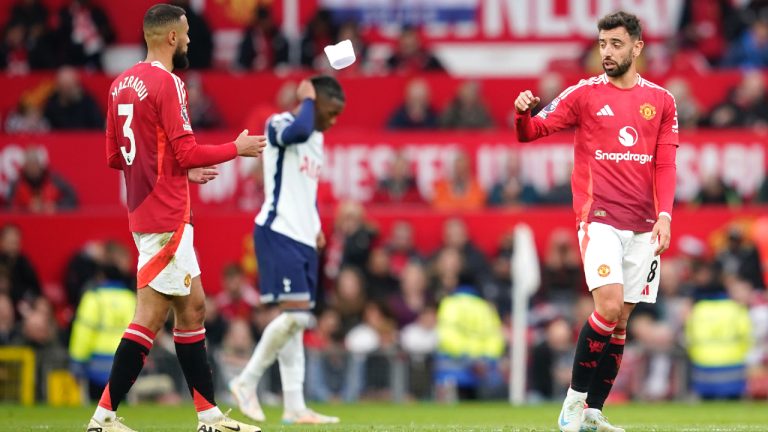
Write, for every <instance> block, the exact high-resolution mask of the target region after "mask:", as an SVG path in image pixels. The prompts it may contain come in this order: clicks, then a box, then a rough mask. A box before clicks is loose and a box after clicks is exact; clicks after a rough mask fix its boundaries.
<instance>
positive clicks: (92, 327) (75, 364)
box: [69, 271, 136, 400]
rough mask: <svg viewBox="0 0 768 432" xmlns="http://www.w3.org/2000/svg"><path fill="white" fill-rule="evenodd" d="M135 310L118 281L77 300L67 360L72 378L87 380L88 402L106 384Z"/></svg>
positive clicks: (133, 299) (130, 292)
mask: <svg viewBox="0 0 768 432" xmlns="http://www.w3.org/2000/svg"><path fill="white" fill-rule="evenodd" d="M106 273H107V274H109V273H112V272H109V271H107V272H106ZM135 309H136V293H135V292H134V291H133V290H131V289H129V288H128V287H127V286H126V284H125V282H123V281H122V280H119V279H118V278H109V279H106V280H104V281H102V282H100V283H98V284H97V285H96V286H94V287H93V288H91V289H89V290H88V291H86V292H85V294H83V298H82V299H81V300H80V305H78V307H77V313H76V315H75V320H74V321H73V322H72V335H71V337H70V340H69V356H70V357H71V359H72V368H71V369H72V371H73V373H74V374H75V376H76V377H77V378H85V379H87V380H88V392H89V395H90V398H91V400H94V399H96V400H98V399H99V397H100V396H101V393H102V391H103V390H104V386H105V385H106V384H107V381H108V379H109V372H110V370H111V369H112V359H113V358H114V355H115V350H116V349H117V346H118V345H119V344H120V339H121V338H122V337H123V332H124V331H125V328H126V327H128V324H130V323H131V319H132V318H133V313H134V311H135Z"/></svg>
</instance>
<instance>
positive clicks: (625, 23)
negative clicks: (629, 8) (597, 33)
mask: <svg viewBox="0 0 768 432" xmlns="http://www.w3.org/2000/svg"><path fill="white" fill-rule="evenodd" d="M617 27H624V28H625V29H627V33H629V36H630V37H631V38H632V39H634V40H638V39H641V38H642V36H643V28H642V27H641V26H640V20H638V19H637V17H636V16H635V15H632V14H630V13H626V12H624V11H619V12H616V13H612V14H609V15H606V16H604V17H602V18H601V19H600V21H598V22H597V29H598V30H613V29H615V28H617Z"/></svg>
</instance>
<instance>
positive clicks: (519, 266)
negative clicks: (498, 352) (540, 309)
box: [509, 223, 541, 405]
mask: <svg viewBox="0 0 768 432" xmlns="http://www.w3.org/2000/svg"><path fill="white" fill-rule="evenodd" d="M514 238H515V241H514V252H513V254H512V258H511V260H512V262H511V266H510V268H511V271H512V341H511V346H512V359H511V368H510V377H509V402H510V403H512V404H513V405H522V404H524V403H525V388H526V382H525V381H526V376H527V375H528V374H527V372H528V362H527V361H526V357H527V355H528V341H527V338H526V334H527V329H528V299H529V298H530V296H531V295H532V294H533V293H535V292H536V291H537V290H538V289H539V285H541V274H540V270H539V257H538V254H537V252H536V243H535V241H534V238H533V231H531V228H530V227H529V226H528V225H526V224H522V223H521V224H517V225H516V226H515V231H514Z"/></svg>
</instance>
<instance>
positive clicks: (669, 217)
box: [659, 212, 672, 222]
mask: <svg viewBox="0 0 768 432" xmlns="http://www.w3.org/2000/svg"><path fill="white" fill-rule="evenodd" d="M662 216H666V217H667V219H669V221H670V222H672V215H671V214H669V213H667V212H661V213H659V217H662Z"/></svg>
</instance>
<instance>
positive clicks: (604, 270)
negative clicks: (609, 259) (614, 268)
mask: <svg viewBox="0 0 768 432" xmlns="http://www.w3.org/2000/svg"><path fill="white" fill-rule="evenodd" d="M597 274H598V276H600V277H608V275H609V274H611V268H610V267H608V265H607V264H601V265H600V267H598V268H597Z"/></svg>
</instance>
